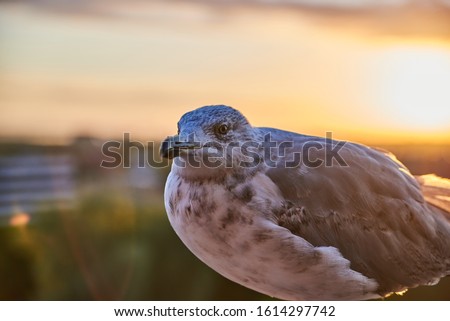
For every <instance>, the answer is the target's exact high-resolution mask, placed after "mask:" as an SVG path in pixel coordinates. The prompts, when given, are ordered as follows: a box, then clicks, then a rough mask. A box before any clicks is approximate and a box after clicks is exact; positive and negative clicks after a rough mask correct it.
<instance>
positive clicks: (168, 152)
mask: <svg viewBox="0 0 450 321" xmlns="http://www.w3.org/2000/svg"><path fill="white" fill-rule="evenodd" d="M160 152H161V155H162V156H163V157H165V158H168V159H172V160H173V162H172V168H171V171H170V173H169V175H168V178H167V182H166V186H165V191H164V203H165V208H166V211H167V215H168V218H169V221H170V224H171V225H172V227H173V229H174V230H175V232H176V234H177V235H178V236H179V238H180V239H181V240H182V242H183V243H184V244H185V245H186V247H188V248H189V250H190V251H191V252H192V253H193V254H194V255H195V256H197V257H198V258H199V259H200V260H201V261H203V262H204V263H205V264H207V265H208V266H209V267H211V268H212V269H214V270H215V271H217V272H218V273H220V274H221V275H223V276H224V277H226V278H228V279H230V280H232V281H234V282H236V283H239V284H241V285H243V286H245V287H248V288H250V289H253V290H256V291H258V292H261V293H264V294H266V295H269V296H272V297H276V298H279V299H284V300H366V299H376V298H383V297H386V296H388V295H391V294H392V293H402V292H404V291H406V290H407V289H409V288H414V287H417V286H420V285H434V284H436V283H437V282H439V280H440V279H441V278H443V277H445V276H446V275H449V274H450V180H448V179H444V178H440V177H438V176H435V175H433V174H431V175H424V176H413V175H412V174H411V173H410V171H409V170H408V169H407V168H406V167H405V166H404V165H403V164H402V163H400V162H399V161H398V160H397V159H396V158H395V156H394V155H392V154H391V153H389V152H387V151H383V150H378V149H373V148H370V147H367V146H364V145H361V144H356V143H350V142H345V141H337V140H333V139H331V138H329V137H327V138H320V137H314V136H307V135H302V134H297V133H293V132H288V131H284V130H279V129H274V128H263V127H253V126H251V125H250V123H249V122H248V120H247V118H245V117H244V116H243V115H242V114H241V113H240V112H239V111H238V110H236V109H234V108H232V107H229V106H224V105H213V106H205V107H201V108H198V109H195V110H193V111H190V112H188V113H186V114H184V115H183V116H182V117H181V119H180V121H179V122H178V134H177V135H175V136H172V137H168V138H167V139H166V140H165V141H164V142H163V143H162V145H161V150H160Z"/></svg>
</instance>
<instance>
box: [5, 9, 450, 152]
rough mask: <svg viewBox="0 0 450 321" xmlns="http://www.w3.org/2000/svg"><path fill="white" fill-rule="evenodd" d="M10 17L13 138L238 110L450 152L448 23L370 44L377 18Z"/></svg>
mask: <svg viewBox="0 0 450 321" xmlns="http://www.w3.org/2000/svg"><path fill="white" fill-rule="evenodd" d="M3 9H4V10H2V11H0V30H1V32H0V41H1V44H2V48H3V49H2V51H1V52H0V137H2V138H8V137H9V138H14V137H25V138H31V139H40V138H43V139H50V140H52V139H55V140H61V139H62V140H64V139H70V138H71V137H73V136H76V135H79V134H90V135H94V136H98V137H120V136H122V133H123V132H130V133H131V134H132V135H133V136H135V137H141V138H145V139H146V138H149V139H150V138H156V139H160V138H163V137H165V136H167V135H170V134H173V133H174V132H175V131H176V122H177V120H178V119H179V117H180V116H181V115H182V114H183V113H184V112H186V111H189V110H191V109H193V108H196V107H200V106H202V105H207V104H227V105H231V106H233V107H236V108H238V109H239V110H241V111H242V112H243V113H244V114H245V115H246V116H247V117H248V118H249V120H250V122H251V123H252V124H254V125H256V126H270V127H278V128H283V129H287V130H292V131H296V132H301V133H305V134H313V135H320V136H324V135H325V133H326V132H329V131H331V132H333V135H334V137H335V138H338V139H345V140H353V141H361V142H365V143H450V36H448V35H447V32H448V33H449V34H450V30H447V29H445V28H449V29H450V27H442V26H440V24H441V22H440V20H438V19H437V20H436V19H429V20H426V21H427V23H429V24H430V28H429V29H433V28H435V27H436V26H434V25H432V24H433V23H432V22H431V21H433V20H434V21H435V22H434V23H435V24H437V25H438V26H437V27H436V28H438V29H439V28H441V29H442V28H444V30H443V31H444V32H442V33H437V34H436V33H434V31H433V32H431V34H418V35H404V34H402V33H401V34H389V33H386V32H385V31H382V32H380V33H377V32H373V27H371V24H372V22H373V21H372V20H373V18H371V17H370V16H369V17H366V18H361V17H360V16H358V17H356V18H352V17H349V18H345V19H344V18H341V19H340V20H336V19H335V17H333V16H331V18H330V17H328V18H327V16H321V15H318V14H317V13H309V12H299V11H293V10H291V9H274V8H254V7H239V8H237V9H236V8H235V9H233V10H226V12H218V11H217V10H218V9H217V8H215V9H214V8H210V7H207V6H202V5H198V4H197V5H193V4H189V5H187V4H186V5H181V4H170V5H167V4H161V3H159V2H155V3H154V4H152V5H148V6H147V7H145V8H144V9H142V8H141V9H140V10H137V9H136V10H135V11H133V10H130V9H129V8H128V9H127V10H128V11H126V10H125V8H124V7H121V6H118V7H115V9H114V10H116V11H117V12H120V13H121V14H122V15H124V14H125V15H126V16H127V15H128V16H129V15H131V17H132V18H129V17H128V16H127V18H126V19H125V18H123V17H122V16H121V17H115V16H108V17H98V16H95V15H87V14H61V13H51V12H46V11H39V10H29V9H28V8H26V7H23V6H16V5H8V6H5V7H4V8H3ZM110 9H111V8H110ZM111 10H112V9H111ZM142 10H144V11H145V10H148V12H147V15H144V17H143V18H142V17H140V18H139V19H134V18H133V17H135V16H134V15H136V14H137V13H139V12H141V13H142V12H143V11H142ZM447 18H448V16H447ZM371 19H372V20H371ZM371 21H372V22H371ZM424 21H425V20H424ZM371 28H372V29H371ZM441 29H439V30H441ZM441 31H442V30H441Z"/></svg>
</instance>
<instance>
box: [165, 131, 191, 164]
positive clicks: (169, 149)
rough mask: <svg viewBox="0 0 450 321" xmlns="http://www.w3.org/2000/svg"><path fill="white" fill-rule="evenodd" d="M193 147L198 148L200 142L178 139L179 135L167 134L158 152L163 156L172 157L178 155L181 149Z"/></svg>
mask: <svg viewBox="0 0 450 321" xmlns="http://www.w3.org/2000/svg"><path fill="white" fill-rule="evenodd" d="M195 148H200V144H199V143H196V142H184V141H180V137H179V136H178V135H176V136H169V137H167V138H166V140H164V141H163V142H162V144H161V149H160V151H159V153H160V155H161V156H162V157H164V158H168V159H172V158H174V157H178V156H180V151H181V150H189V149H195Z"/></svg>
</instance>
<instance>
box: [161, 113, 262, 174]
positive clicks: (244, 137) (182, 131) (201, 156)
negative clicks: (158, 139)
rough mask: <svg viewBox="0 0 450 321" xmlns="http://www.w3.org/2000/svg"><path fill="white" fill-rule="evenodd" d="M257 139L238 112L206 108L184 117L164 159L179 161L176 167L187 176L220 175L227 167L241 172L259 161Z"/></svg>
mask: <svg viewBox="0 0 450 321" xmlns="http://www.w3.org/2000/svg"><path fill="white" fill-rule="evenodd" d="M256 136H257V135H256V132H255V130H254V128H253V127H252V126H251V125H250V123H249V122H248V120H247V119H246V118H245V117H244V116H243V115H242V114H241V113H240V112H239V111H238V110H236V109H234V108H232V107H228V106H224V105H214V106H205V107H201V108H198V109H195V110H193V111H190V112H188V113H186V114H184V115H183V116H182V117H181V119H180V120H179V122H178V134H177V135H175V136H171V137H168V138H167V139H166V140H165V141H164V142H163V144H162V146H161V156H162V157H165V158H169V159H172V158H175V162H174V163H173V164H174V165H172V168H173V169H174V170H175V169H176V168H178V170H181V169H183V172H184V173H185V174H186V173H188V172H191V173H195V175H201V176H203V175H213V173H214V175H218V174H219V172H220V171H223V170H225V169H227V168H228V169H234V170H237V169H238V168H239V167H242V166H244V167H245V165H246V164H247V165H250V164H253V163H255V162H256V161H257V160H258V159H259V157H258V151H257V144H256V141H257V137H256ZM247 167H249V166H247ZM202 174H203V175H202Z"/></svg>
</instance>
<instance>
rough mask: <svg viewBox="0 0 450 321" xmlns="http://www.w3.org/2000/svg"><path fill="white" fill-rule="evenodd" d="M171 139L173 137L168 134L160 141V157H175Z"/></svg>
mask: <svg viewBox="0 0 450 321" xmlns="http://www.w3.org/2000/svg"><path fill="white" fill-rule="evenodd" d="M172 141H173V138H172V137H170V136H169V137H167V138H166V139H165V140H164V141H163V142H162V143H161V147H160V149H159V155H161V157H163V158H168V159H172V158H174V157H176V156H175V154H176V153H175V150H174V148H173V146H172V144H171V143H172Z"/></svg>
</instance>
